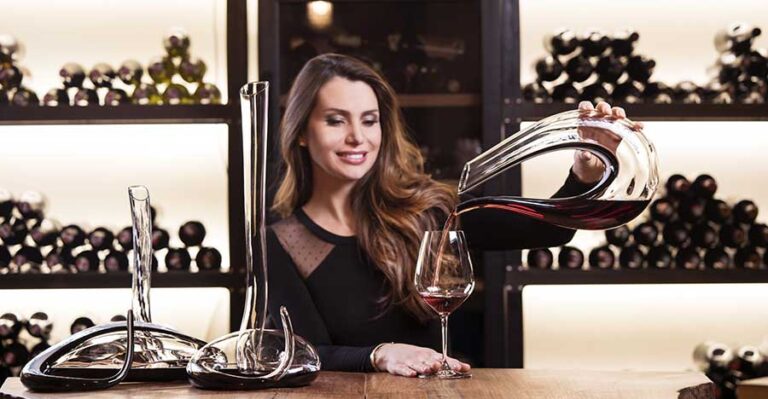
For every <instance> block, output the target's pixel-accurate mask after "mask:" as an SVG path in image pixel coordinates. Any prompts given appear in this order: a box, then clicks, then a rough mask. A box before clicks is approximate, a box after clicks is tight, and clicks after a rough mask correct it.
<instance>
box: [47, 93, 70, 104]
mask: <svg viewBox="0 0 768 399" xmlns="http://www.w3.org/2000/svg"><path fill="white" fill-rule="evenodd" d="M43 105H45V106H46V107H60V106H63V107H65V106H68V105H70V104H69V94H67V90H65V89H51V90H48V92H47V93H45V95H44V96H43Z"/></svg>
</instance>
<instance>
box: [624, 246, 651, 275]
mask: <svg viewBox="0 0 768 399" xmlns="http://www.w3.org/2000/svg"><path fill="white" fill-rule="evenodd" d="M644 262H645V253H643V250H642V249H640V247H638V246H637V245H634V244H632V245H627V246H625V247H624V248H622V249H621V252H620V253H619V265H620V266H621V267H622V268H625V269H641V268H642V267H643V263H644Z"/></svg>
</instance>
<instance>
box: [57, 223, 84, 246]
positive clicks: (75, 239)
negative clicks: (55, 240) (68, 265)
mask: <svg viewBox="0 0 768 399" xmlns="http://www.w3.org/2000/svg"><path fill="white" fill-rule="evenodd" d="M59 238H60V239H61V243H62V245H63V246H64V247H65V248H70V249H72V248H76V247H79V246H81V245H83V244H85V232H84V231H83V229H81V228H80V226H77V225H74V224H70V225H68V226H65V227H64V228H63V229H61V232H60V233H59Z"/></svg>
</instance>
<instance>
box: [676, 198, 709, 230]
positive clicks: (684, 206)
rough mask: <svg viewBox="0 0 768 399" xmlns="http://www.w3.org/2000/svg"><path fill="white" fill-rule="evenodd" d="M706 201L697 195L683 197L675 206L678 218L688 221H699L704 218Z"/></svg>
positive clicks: (694, 222)
mask: <svg viewBox="0 0 768 399" xmlns="http://www.w3.org/2000/svg"><path fill="white" fill-rule="evenodd" d="M706 208H707V201H706V200H705V199H703V198H699V197H688V198H683V199H682V200H681V201H680V205H679V206H678V207H677V213H678V214H679V215H680V219H682V220H683V221H686V222H688V223H693V224H696V223H700V222H703V221H704V220H705V212H706Z"/></svg>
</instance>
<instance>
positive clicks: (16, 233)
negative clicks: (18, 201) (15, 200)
mask: <svg viewBox="0 0 768 399" xmlns="http://www.w3.org/2000/svg"><path fill="white" fill-rule="evenodd" d="M27 234H29V230H28V229H27V225H26V224H25V223H24V221H23V220H21V219H11V220H6V221H4V222H3V223H0V239H2V240H3V244H5V245H6V246H9V245H17V244H21V243H22V242H24V238H25V237H26V236H27Z"/></svg>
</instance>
